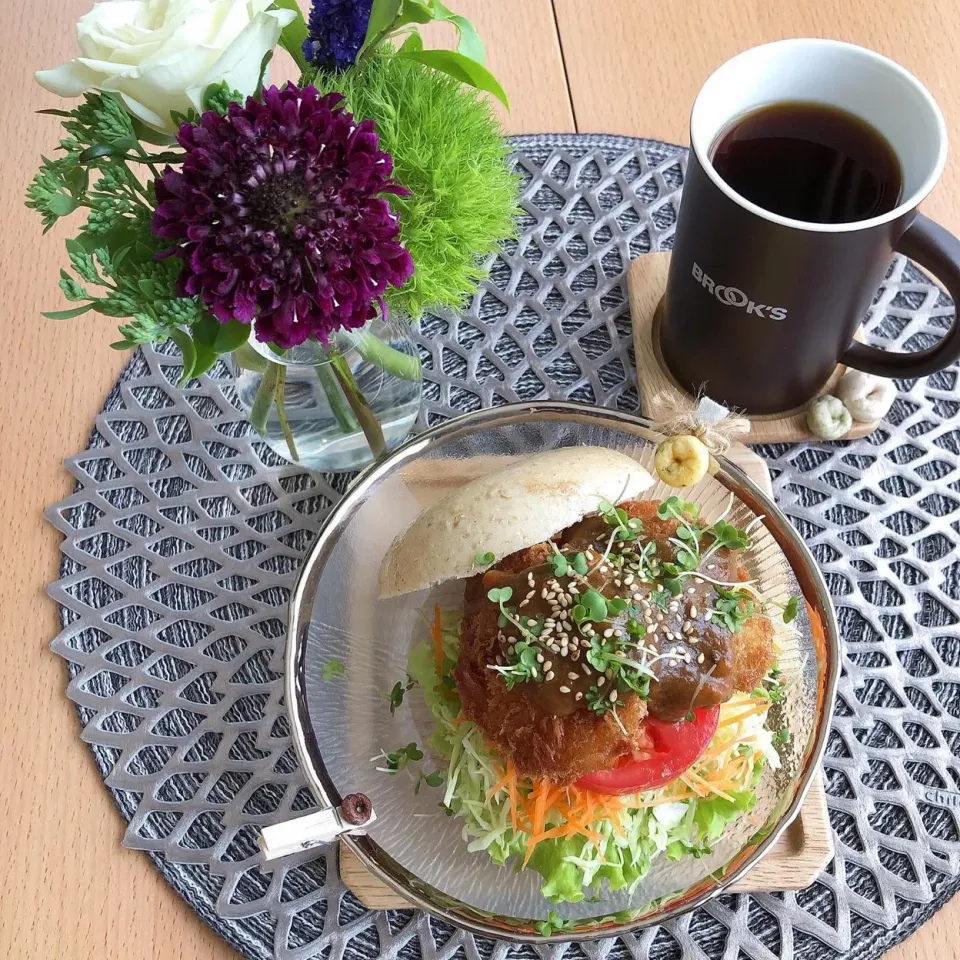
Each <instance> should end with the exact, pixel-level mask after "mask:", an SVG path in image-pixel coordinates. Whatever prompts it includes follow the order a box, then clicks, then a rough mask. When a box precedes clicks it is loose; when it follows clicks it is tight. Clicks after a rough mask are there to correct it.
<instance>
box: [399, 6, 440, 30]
mask: <svg viewBox="0 0 960 960" xmlns="http://www.w3.org/2000/svg"><path fill="white" fill-rule="evenodd" d="M436 15H437V12H436V9H435V4H434V2H433V0H403V4H402V5H401V7H400V20H399V22H398V23H397V26H398V27H402V26H404V25H405V24H407V23H430V21H431V20H433V19H434V18H435V17H436Z"/></svg>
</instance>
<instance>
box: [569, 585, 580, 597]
mask: <svg viewBox="0 0 960 960" xmlns="http://www.w3.org/2000/svg"><path fill="white" fill-rule="evenodd" d="M569 591H570V593H572V594H573V595H574V596H575V597H579V596H580V588H579V587H578V586H577V585H576V584H575V583H571V584H570V587H569Z"/></svg>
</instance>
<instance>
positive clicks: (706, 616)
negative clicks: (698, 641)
mask: <svg viewBox="0 0 960 960" xmlns="http://www.w3.org/2000/svg"><path fill="white" fill-rule="evenodd" d="M703 619H704V620H712V619H713V611H712V610H708V611H707V612H706V613H705V614H704V615H703Z"/></svg>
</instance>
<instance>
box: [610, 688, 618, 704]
mask: <svg viewBox="0 0 960 960" xmlns="http://www.w3.org/2000/svg"><path fill="white" fill-rule="evenodd" d="M610 702H611V703H616V702H617V691H616V690H611V691H610Z"/></svg>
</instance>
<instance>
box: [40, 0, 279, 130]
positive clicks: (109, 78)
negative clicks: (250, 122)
mask: <svg viewBox="0 0 960 960" xmlns="http://www.w3.org/2000/svg"><path fill="white" fill-rule="evenodd" d="M270 3H271V0H104V2H103V3H97V4H94V7H93V9H92V10H91V11H90V12H89V13H87V14H85V15H84V16H82V17H81V18H80V19H79V20H78V21H77V43H78V46H79V48H80V54H81V56H79V57H77V58H76V59H74V60H71V61H69V62H68V63H65V64H64V65H63V66H62V67H56V68H55V69H53V70H39V71H38V72H37V73H36V78H37V82H38V83H39V84H40V85H41V86H42V87H45V88H46V89H47V90H50V91H51V92H52V93H56V94H59V95H60V96H61V97H78V96H80V94H82V93H84V91H86V90H91V89H93V90H107V91H109V92H111V93H115V94H117V95H118V96H119V97H121V98H122V100H123V102H124V103H125V104H126V107H127V109H128V110H129V111H130V113H132V114H133V115H134V116H135V117H137V118H139V119H140V120H142V121H143V122H144V123H145V124H147V125H148V126H150V127H152V128H153V129H154V130H158V131H160V132H161V133H166V134H175V133H176V131H177V128H176V124H174V122H173V121H172V120H171V118H170V113H171V111H173V110H176V111H179V112H180V113H186V112H187V111H188V110H189V109H190V108H191V107H193V108H194V109H195V110H198V111H200V110H201V109H202V101H201V98H202V96H203V91H204V90H205V89H206V88H207V87H208V86H209V85H210V84H211V83H219V82H220V81H224V82H226V83H227V85H228V86H229V87H231V88H232V89H234V90H237V91H239V92H240V93H242V94H244V95H245V96H246V95H249V94H252V93H255V92H256V86H257V80H258V79H259V77H260V65H261V63H262V61H263V58H264V57H265V56H266V54H267V53H269V52H270V51H271V50H273V48H274V47H275V46H276V45H277V41H278V40H279V39H280V31H281V30H282V29H283V28H284V27H285V26H286V25H287V24H288V23H290V21H291V20H293V19H294V17H295V16H296V14H295V13H294V12H293V11H292V10H267V7H269V6H270Z"/></svg>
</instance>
